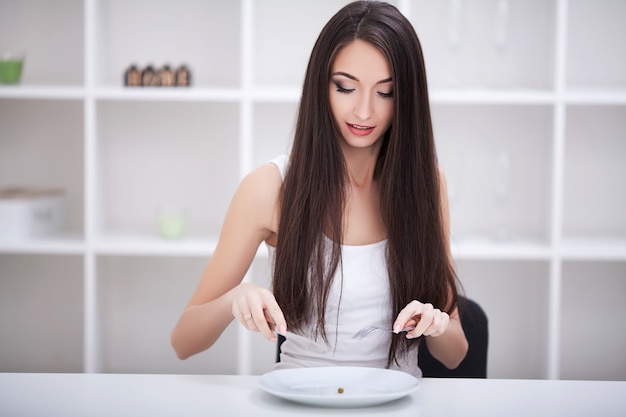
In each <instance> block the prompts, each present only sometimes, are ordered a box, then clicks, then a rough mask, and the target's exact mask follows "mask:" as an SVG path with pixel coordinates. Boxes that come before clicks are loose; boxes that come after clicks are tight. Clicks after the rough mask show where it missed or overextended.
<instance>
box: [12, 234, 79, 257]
mask: <svg viewBox="0 0 626 417" xmlns="http://www.w3.org/2000/svg"><path fill="white" fill-rule="evenodd" d="M84 252H85V242H84V240H83V239H82V238H81V237H78V236H73V235H61V236H51V237H41V238H30V239H23V240H1V239H0V254H5V253H11V254H46V255H48V254H50V255H83V254H84Z"/></svg>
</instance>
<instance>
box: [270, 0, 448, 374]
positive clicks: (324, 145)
mask: <svg viewBox="0 0 626 417" xmlns="http://www.w3.org/2000/svg"><path fill="white" fill-rule="evenodd" d="M356 39H362V40H364V41H367V42H370V43H371V44H373V45H374V46H376V47H377V48H379V49H380V50H381V51H382V53H383V54H384V55H385V56H386V58H387V60H388V62H389V66H390V69H391V73H392V74H391V75H392V78H393V81H394V112H393V118H392V123H391V127H390V128H389V129H388V131H387V132H386V133H385V134H384V137H383V138H382V141H383V142H382V147H381V151H380V154H379V156H378V160H377V162H376V169H375V173H374V176H375V179H376V180H377V181H378V182H379V186H380V206H381V215H382V218H383V221H384V223H385V226H386V229H387V254H386V257H387V270H388V274H389V288H390V294H391V300H392V311H393V312H394V313H395V314H397V313H398V312H399V311H400V310H401V309H402V308H404V307H405V306H406V305H407V304H408V303H409V302H410V301H411V300H419V301H421V302H424V303H426V302H429V303H432V304H433V305H434V306H435V307H436V308H440V309H442V310H444V311H451V310H452V309H453V308H454V307H455V306H456V303H457V297H458V295H457V289H456V275H455V273H454V269H453V267H452V264H451V261H450V259H449V256H448V245H447V236H446V233H445V231H444V227H443V220H442V210H441V204H440V203H441V201H440V195H439V193H440V187H439V175H438V167H437V156H436V151H435V143H434V138H433V129H432V123H431V116H430V105H429V101H428V88H427V83H426V71H425V66H424V60H423V56H422V49H421V45H420V43H419V40H418V38H417V35H416V33H415V30H414V29H413V27H412V25H411V24H410V22H409V21H408V20H407V19H406V18H405V17H404V16H403V15H402V14H401V13H400V12H399V11H398V10H397V9H396V8H395V7H393V6H391V5H389V4H387V3H384V2H376V1H357V2H354V3H350V4H348V5H347V6H345V7H343V8H342V9H341V10H340V11H339V12H337V14H335V15H334V16H333V17H332V18H331V19H330V21H329V22H328V23H327V24H326V26H325V27H324V28H323V29H322V31H321V33H320V35H319V37H318V39H317V42H316V43H315V46H314V47H313V51H312V53H311V58H310V60H309V65H308V68H307V71H306V76H305V80H304V86H303V89H302V98H301V102H300V108H299V112H298V118H297V123H296V129H295V137H294V141H293V146H292V151H291V155H290V162H289V167H288V169H287V172H286V175H285V180H284V184H283V190H282V194H281V203H280V210H281V211H280V223H279V227H278V241H277V247H276V259H275V266H274V278H273V289H274V295H275V297H276V299H277V301H278V303H279V305H280V306H281V308H282V310H283V312H284V314H285V316H286V318H287V321H288V323H289V326H290V328H291V329H293V330H299V329H302V328H303V326H305V325H310V324H313V325H314V328H315V332H316V335H321V336H322V337H323V339H324V340H327V338H326V329H325V314H324V313H325V306H326V302H327V300H328V295H329V291H330V287H331V282H332V279H333V275H334V273H335V271H336V270H337V267H338V265H339V262H340V260H341V244H342V230H343V224H342V219H343V213H344V208H345V196H346V190H347V186H348V185H347V184H348V176H347V169H346V166H345V161H344V159H343V154H342V152H341V150H340V147H339V143H338V140H337V138H338V137H339V135H340V133H339V130H338V127H337V126H336V124H335V122H334V121H333V118H332V114H331V109H330V102H329V96H328V92H329V88H328V85H329V83H330V72H331V66H332V63H333V61H334V59H335V56H336V55H337V52H338V51H339V50H340V49H341V48H342V47H344V46H346V45H347V44H349V43H351V42H353V41H354V40H356ZM324 235H326V236H328V238H329V240H330V241H331V242H332V244H331V246H332V250H331V251H330V256H329V252H328V251H327V249H326V248H327V245H328V243H327V240H325V238H324ZM395 314H394V317H395ZM391 324H392V323H390V324H389V325H390V326H391ZM410 343H411V341H409V340H407V339H406V338H404V337H393V338H392V343H391V348H390V351H389V358H388V359H389V362H388V363H389V364H391V362H392V361H394V360H395V358H396V357H397V355H398V354H399V353H401V352H406V351H407V350H408V349H409V347H410ZM416 360H417V358H416Z"/></svg>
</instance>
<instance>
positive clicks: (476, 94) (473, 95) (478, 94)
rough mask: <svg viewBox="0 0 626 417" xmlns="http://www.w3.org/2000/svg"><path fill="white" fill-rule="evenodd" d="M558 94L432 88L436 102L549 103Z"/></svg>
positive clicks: (431, 95)
mask: <svg viewBox="0 0 626 417" xmlns="http://www.w3.org/2000/svg"><path fill="white" fill-rule="evenodd" d="M555 100H556V95H555V94H554V92H552V91H548V90H515V89H513V90H505V89H502V90H495V89H493V90H490V89H470V88H467V89H461V88H459V89H438V88H433V89H432V90H430V101H431V103H434V104H525V105H542V104H545V105H549V104H553V103H554V102H555Z"/></svg>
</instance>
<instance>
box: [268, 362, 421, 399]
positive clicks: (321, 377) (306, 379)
mask: <svg viewBox="0 0 626 417" xmlns="http://www.w3.org/2000/svg"><path fill="white" fill-rule="evenodd" d="M259 382H260V384H261V388H263V389H264V390H265V391H267V392H269V393H270V394H273V395H276V396H278V397H281V398H284V399H286V400H290V401H295V402H299V403H303V404H309V405H316V406H321V407H365V406H369V405H375V404H382V403H385V402H388V401H392V400H396V399H398V398H401V397H404V396H405V395H409V394H411V393H412V392H414V391H415V390H417V388H418V387H419V380H418V379H417V378H415V377H414V376H412V375H409V374H407V373H406V372H401V371H393V370H390V369H379V368H360V367H342V366H339V367H320V368H296V369H280V370H276V371H272V372H268V373H266V374H264V375H262V376H261V378H260V380H259ZM340 389H343V392H341V393H340V392H339V391H340Z"/></svg>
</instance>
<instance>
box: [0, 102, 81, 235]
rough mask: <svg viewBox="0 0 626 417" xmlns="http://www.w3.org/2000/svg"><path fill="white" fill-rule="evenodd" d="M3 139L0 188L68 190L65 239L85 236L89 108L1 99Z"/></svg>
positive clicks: (1, 134) (0, 153)
mask: <svg viewBox="0 0 626 417" xmlns="http://www.w3.org/2000/svg"><path fill="white" fill-rule="evenodd" d="M60 121H62V122H61V123H60ZM0 137H1V138H2V140H0V167H1V168H0V187H13V186H23V187H43V188H61V189H63V190H64V193H65V226H64V229H63V233H64V235H63V236H61V237H62V238H64V236H65V234H67V235H68V236H82V235H83V230H84V209H83V202H84V190H83V188H84V176H83V172H84V156H83V153H84V146H83V102H82V101H80V100H63V101H57V100H27V99H0Z"/></svg>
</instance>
